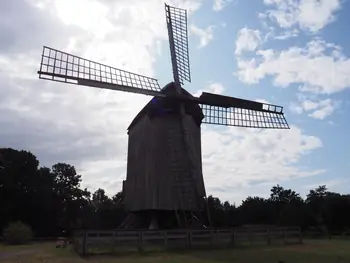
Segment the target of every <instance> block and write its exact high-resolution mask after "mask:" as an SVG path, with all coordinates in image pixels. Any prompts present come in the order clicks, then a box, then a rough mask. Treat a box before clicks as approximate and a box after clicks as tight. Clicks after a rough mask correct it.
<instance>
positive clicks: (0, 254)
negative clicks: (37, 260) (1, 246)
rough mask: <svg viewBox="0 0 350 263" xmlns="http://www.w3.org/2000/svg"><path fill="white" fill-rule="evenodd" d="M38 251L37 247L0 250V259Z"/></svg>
mask: <svg viewBox="0 0 350 263" xmlns="http://www.w3.org/2000/svg"><path fill="white" fill-rule="evenodd" d="M38 251H39V249H24V250H22V251H11V252H0V260H2V259H7V258H11V257H15V256H20V255H25V254H33V253H35V252H38Z"/></svg>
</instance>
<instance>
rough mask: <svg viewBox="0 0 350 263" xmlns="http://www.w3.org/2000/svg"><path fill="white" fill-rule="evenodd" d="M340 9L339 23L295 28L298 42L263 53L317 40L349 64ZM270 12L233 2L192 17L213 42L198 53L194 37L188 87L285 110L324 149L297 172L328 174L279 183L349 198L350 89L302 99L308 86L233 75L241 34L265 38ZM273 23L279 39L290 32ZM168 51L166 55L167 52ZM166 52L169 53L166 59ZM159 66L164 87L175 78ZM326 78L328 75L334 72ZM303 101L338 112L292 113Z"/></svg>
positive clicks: (274, 44)
mask: <svg viewBox="0 0 350 263" xmlns="http://www.w3.org/2000/svg"><path fill="white" fill-rule="evenodd" d="M253 2H254V3H253ZM294 2H298V1H294ZM299 2H300V1H299ZM311 2H312V1H311ZM321 2H323V3H324V2H327V1H321ZM339 7H340V8H339V9H337V10H336V11H334V13H333V16H334V18H333V20H334V21H332V22H330V23H329V24H326V25H324V26H323V27H322V28H320V29H318V30H317V31H316V32H310V31H309V30H301V29H300V28H298V27H292V29H294V28H297V29H298V30H300V32H299V33H298V34H297V36H294V37H290V38H287V39H284V40H279V39H273V38H271V39H269V40H267V41H266V42H264V43H262V44H261V46H260V47H259V48H260V49H273V50H274V51H283V50H287V49H289V48H291V47H295V46H297V47H304V46H305V45H306V44H307V43H308V42H310V41H312V40H315V39H322V40H324V41H326V42H327V43H333V44H336V45H338V46H340V47H341V48H342V50H341V52H342V54H343V55H344V59H347V57H348V55H349V51H348V48H347V46H348V43H349V36H348V35H347V34H346V33H345V32H347V27H348V25H349V22H350V18H349V17H348V16H347V15H346V13H347V12H348V11H349V9H350V3H349V1H342V2H339ZM270 8H271V7H270V6H267V5H265V4H264V3H263V1H232V2H228V3H227V4H226V5H225V6H224V8H223V9H222V10H220V11H213V4H212V3H211V2H209V1H207V2H205V3H204V4H203V6H202V7H201V9H200V10H199V11H198V12H196V13H195V14H194V15H193V16H191V17H190V19H189V23H190V24H191V23H193V24H195V25H196V26H198V27H200V28H202V29H204V28H207V27H208V26H210V25H214V26H215V27H214V29H213V32H212V35H213V40H212V41H210V42H209V43H208V44H207V45H206V46H205V47H202V48H198V43H199V39H198V37H196V35H193V34H191V35H190V43H189V46H190V61H191V71H192V83H191V84H188V85H187V86H186V87H188V89H189V90H192V91H195V90H196V89H200V88H201V87H203V86H206V85H207V83H208V82H219V83H221V84H223V85H224V86H225V88H226V89H225V92H224V93H225V94H227V95H230V96H236V97H242V98H249V99H258V98H261V99H266V100H268V101H269V102H271V103H274V104H278V105H282V106H284V111H285V115H286V116H287V119H288V121H289V123H290V124H291V125H297V126H298V127H300V128H301V129H302V130H303V131H304V132H306V133H307V134H312V135H314V136H317V137H318V138H320V140H321V141H322V144H323V147H320V148H318V149H317V150H315V151H313V152H312V154H309V155H306V156H303V158H301V159H300V160H299V162H298V166H299V167H303V166H304V167H312V168H314V169H324V170H325V171H324V172H323V173H322V174H320V175H318V176H317V177H308V178H302V179H293V180H281V181H279V182H278V183H280V184H282V185H284V186H286V187H291V188H293V189H297V190H298V191H299V192H301V193H302V194H305V193H306V192H307V191H308V189H305V186H317V185H318V184H328V185H329V187H330V190H333V191H340V192H347V191H348V187H347V183H348V175H349V174H348V170H349V168H350V164H349V162H348V160H349V157H350V152H349V147H350V143H349V141H348V140H347V139H346V138H347V136H348V134H349V131H350V126H349V125H350V124H349V122H348V120H349V113H348V112H349V107H350V103H349V102H350V91H349V89H347V86H346V84H344V89H343V90H342V91H340V92H334V93H332V94H325V95H319V94H303V93H302V92H300V91H299V90H298V87H299V86H300V85H302V84H303V82H296V83H290V84H288V85H287V87H280V86H279V85H274V84H273V78H274V77H273V76H266V77H265V78H263V79H261V80H260V81H259V82H258V83H256V84H247V83H244V82H242V81H240V80H239V79H238V78H237V77H236V76H234V75H233V73H234V72H236V71H237V70H238V67H237V63H236V57H237V56H236V55H235V54H234V49H235V42H236V41H237V32H239V31H240V30H241V29H242V28H249V29H253V30H259V31H260V33H261V36H262V37H264V36H266V34H268V33H269V30H268V29H267V28H266V27H264V25H263V23H262V20H261V19H259V17H258V13H263V12H266V11H267V10H269V9H270ZM315 21H317V18H315ZM269 22H270V23H269V25H270V26H271V27H274V29H275V30H276V31H277V32H279V33H280V34H282V33H283V31H285V30H284V29H281V28H280V27H279V25H278V23H273V22H272V21H269ZM223 23H224V24H225V25H226V26H225V27H223V26H222V24H223ZM163 48H164V49H166V48H167V46H164V47H163ZM166 52H167V51H165V50H164V53H166ZM255 52H256V50H254V51H253V52H247V53H246V54H244V57H245V58H254V57H256V53H255ZM164 53H163V54H164ZM326 54H327V55H331V54H330V52H326ZM286 63H288V62H286ZM164 64H167V66H164ZM157 66H158V67H157V69H158V68H159V71H158V70H157V73H158V72H159V76H161V78H160V79H161V81H163V82H164V83H165V82H166V81H167V79H170V78H171V77H172V76H171V75H170V74H171V69H170V60H169V58H168V60H166V58H164V57H162V58H161V59H159V60H158V63H157ZM166 71H168V73H167V72H166ZM324 73H325V74H327V73H329V72H324ZM345 74H346V73H345ZM163 76H164V77H163ZM163 78H164V79H163ZM325 85H326V83H325ZM299 95H305V96H313V97H315V98H318V99H320V100H321V99H323V100H324V99H331V100H332V101H337V102H338V103H339V106H337V107H336V108H335V109H334V110H332V113H331V114H329V116H326V117H324V118H322V119H315V118H311V117H309V116H308V114H309V113H306V112H303V113H300V114H298V113H296V112H295V111H293V110H292V107H293V106H292V104H293V103H296V102H297V101H298V96H299ZM299 103H300V102H299ZM238 129H240V128H238ZM233 176H234V175H233ZM252 194H253V193H252Z"/></svg>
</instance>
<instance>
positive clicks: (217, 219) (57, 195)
mask: <svg viewBox="0 0 350 263" xmlns="http://www.w3.org/2000/svg"><path fill="white" fill-rule="evenodd" d="M80 183H81V175H79V174H77V173H76V170H75V168H74V167H73V166H71V165H69V164H65V163H57V164H55V165H53V166H52V168H51V169H50V168H47V167H39V161H38V160H37V158H36V157H35V156H34V155H33V154H31V153H30V152H28V151H17V150H13V149H0V214H1V216H0V231H1V230H2V229H4V227H6V226H7V225H8V224H9V223H10V222H15V221H22V222H24V223H26V224H28V225H29V226H30V227H31V228H32V230H33V232H34V233H35V235H36V236H40V237H45V236H47V237H48V236H49V237H53V236H58V235H61V234H62V230H64V229H65V230H68V232H69V231H72V230H73V229H77V228H95V229H111V228H117V227H118V226H119V225H120V224H121V222H122V221H123V219H124V218H125V217H126V215H127V211H125V209H124V207H123V194H122V192H118V193H116V194H115V195H114V196H112V197H108V196H107V195H106V194H105V191H104V190H103V189H97V190H96V191H95V192H94V193H91V192H89V191H88V190H87V189H82V188H81V186H80ZM207 202H208V210H209V214H210V218H211V223H212V226H213V227H234V226H239V225H246V224H259V225H261V224H263V225H289V226H291V225H292V226H300V227H302V229H304V230H310V229H315V230H318V231H321V232H323V233H324V234H328V233H339V234H340V233H344V232H346V231H347V230H348V229H350V195H341V194H339V193H334V192H329V191H328V190H327V188H326V186H320V187H318V188H316V189H313V190H310V192H309V194H308V195H307V198H306V199H305V200H304V199H303V198H301V197H300V195H299V194H298V193H296V192H295V191H293V190H291V189H284V188H283V187H282V186H280V185H277V186H274V187H272V189H271V195H270V197H269V198H267V199H265V198H261V197H247V198H246V199H245V200H244V201H243V202H242V204H241V205H240V206H238V207H236V206H234V205H232V204H230V203H229V202H221V201H220V199H219V198H217V197H213V196H209V197H208V198H207Z"/></svg>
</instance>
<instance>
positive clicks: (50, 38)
mask: <svg viewBox="0 0 350 263" xmlns="http://www.w3.org/2000/svg"><path fill="white" fill-rule="evenodd" d="M169 4H171V5H174V6H178V7H183V8H186V9H187V10H189V14H190V15H191V14H192V13H193V12H194V11H195V10H197V9H198V8H199V7H200V5H201V1H200V0H198V1H179V0H176V1H170V3H169ZM149 10H152V12H149ZM7 17H10V18H13V17H17V18H18V19H16V20H15V21H13V23H11V24H9V25H7V26H11V27H10V28H8V27H2V25H4V23H0V39H2V40H3V39H6V40H8V42H6V41H1V43H0V51H1V52H0V54H1V55H0V85H1V87H6V88H1V89H0V109H1V110H0V127H1V129H0V145H2V146H4V147H13V148H16V149H26V150H30V151H32V152H33V153H34V154H36V155H37V156H38V158H39V160H40V161H41V164H42V165H49V166H50V165H52V164H54V163H56V162H68V163H71V164H72V165H75V166H76V167H77V169H78V172H79V173H82V174H83V185H88V186H91V189H92V190H95V189H96V188H98V187H103V188H105V189H106V191H107V193H108V194H114V193H115V192H116V191H119V190H120V189H121V185H120V184H121V181H122V180H123V179H124V178H125V172H126V151H127V134H126V128H127V127H128V125H129V123H130V122H131V120H132V118H133V117H134V116H135V115H136V113H137V112H138V111H139V110H140V109H141V108H142V107H143V106H144V105H145V103H146V102H147V101H148V100H149V99H150V97H146V96H142V95H135V94H130V93H123V92H113V91H108V90H99V89H94V88H88V87H78V86H74V85H66V84H62V83H53V82H49V81H43V80H38V77H37V75H36V74H35V72H36V71H37V70H38V66H39V63H40V55H41V48H42V45H48V46H52V47H54V48H57V49H61V50H62V51H68V52H72V53H74V54H77V55H80V56H83V57H85V58H88V59H91V60H95V61H99V62H102V63H105V64H108V65H111V66H116V67H118V68H123V69H126V70H129V71H131V72H135V73H139V74H144V75H147V76H155V72H154V62H155V60H156V57H157V54H158V53H157V47H159V43H163V44H165V45H168V43H167V32H166V22H165V14H164V3H163V1H160V0H146V1H126V0H125V1H118V3H116V2H111V1H107V0H101V1H95V0H87V1H84V4H83V5H80V4H79V2H78V4H72V3H71V1H69V0H62V1H56V2H54V3H52V2H51V1H46V0H30V1H26V0H13V1H4V2H1V3H0V22H1V21H2V19H5V20H4V21H9V20H7ZM11 21H12V20H11ZM158 50H159V49H158Z"/></svg>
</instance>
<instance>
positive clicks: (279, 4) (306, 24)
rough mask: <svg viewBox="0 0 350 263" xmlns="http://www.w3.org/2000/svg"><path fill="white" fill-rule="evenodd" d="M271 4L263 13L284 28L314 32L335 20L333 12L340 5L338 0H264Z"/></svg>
mask: <svg viewBox="0 0 350 263" xmlns="http://www.w3.org/2000/svg"><path fill="white" fill-rule="evenodd" d="M264 4H265V5H268V6H273V7H274V9H270V10H268V11H266V12H265V13H264V15H260V16H263V17H264V16H265V17H269V18H270V19H271V20H272V21H275V22H277V24H278V25H279V26H280V27H281V28H284V29H290V28H292V27H294V26H297V27H299V28H300V29H302V30H307V31H309V32H312V33H316V32H318V31H319V30H321V29H322V28H324V27H325V26H326V25H327V24H329V23H331V22H333V21H334V20H335V15H334V14H335V12H336V11H338V10H339V9H340V7H341V1H340V0H264Z"/></svg>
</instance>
